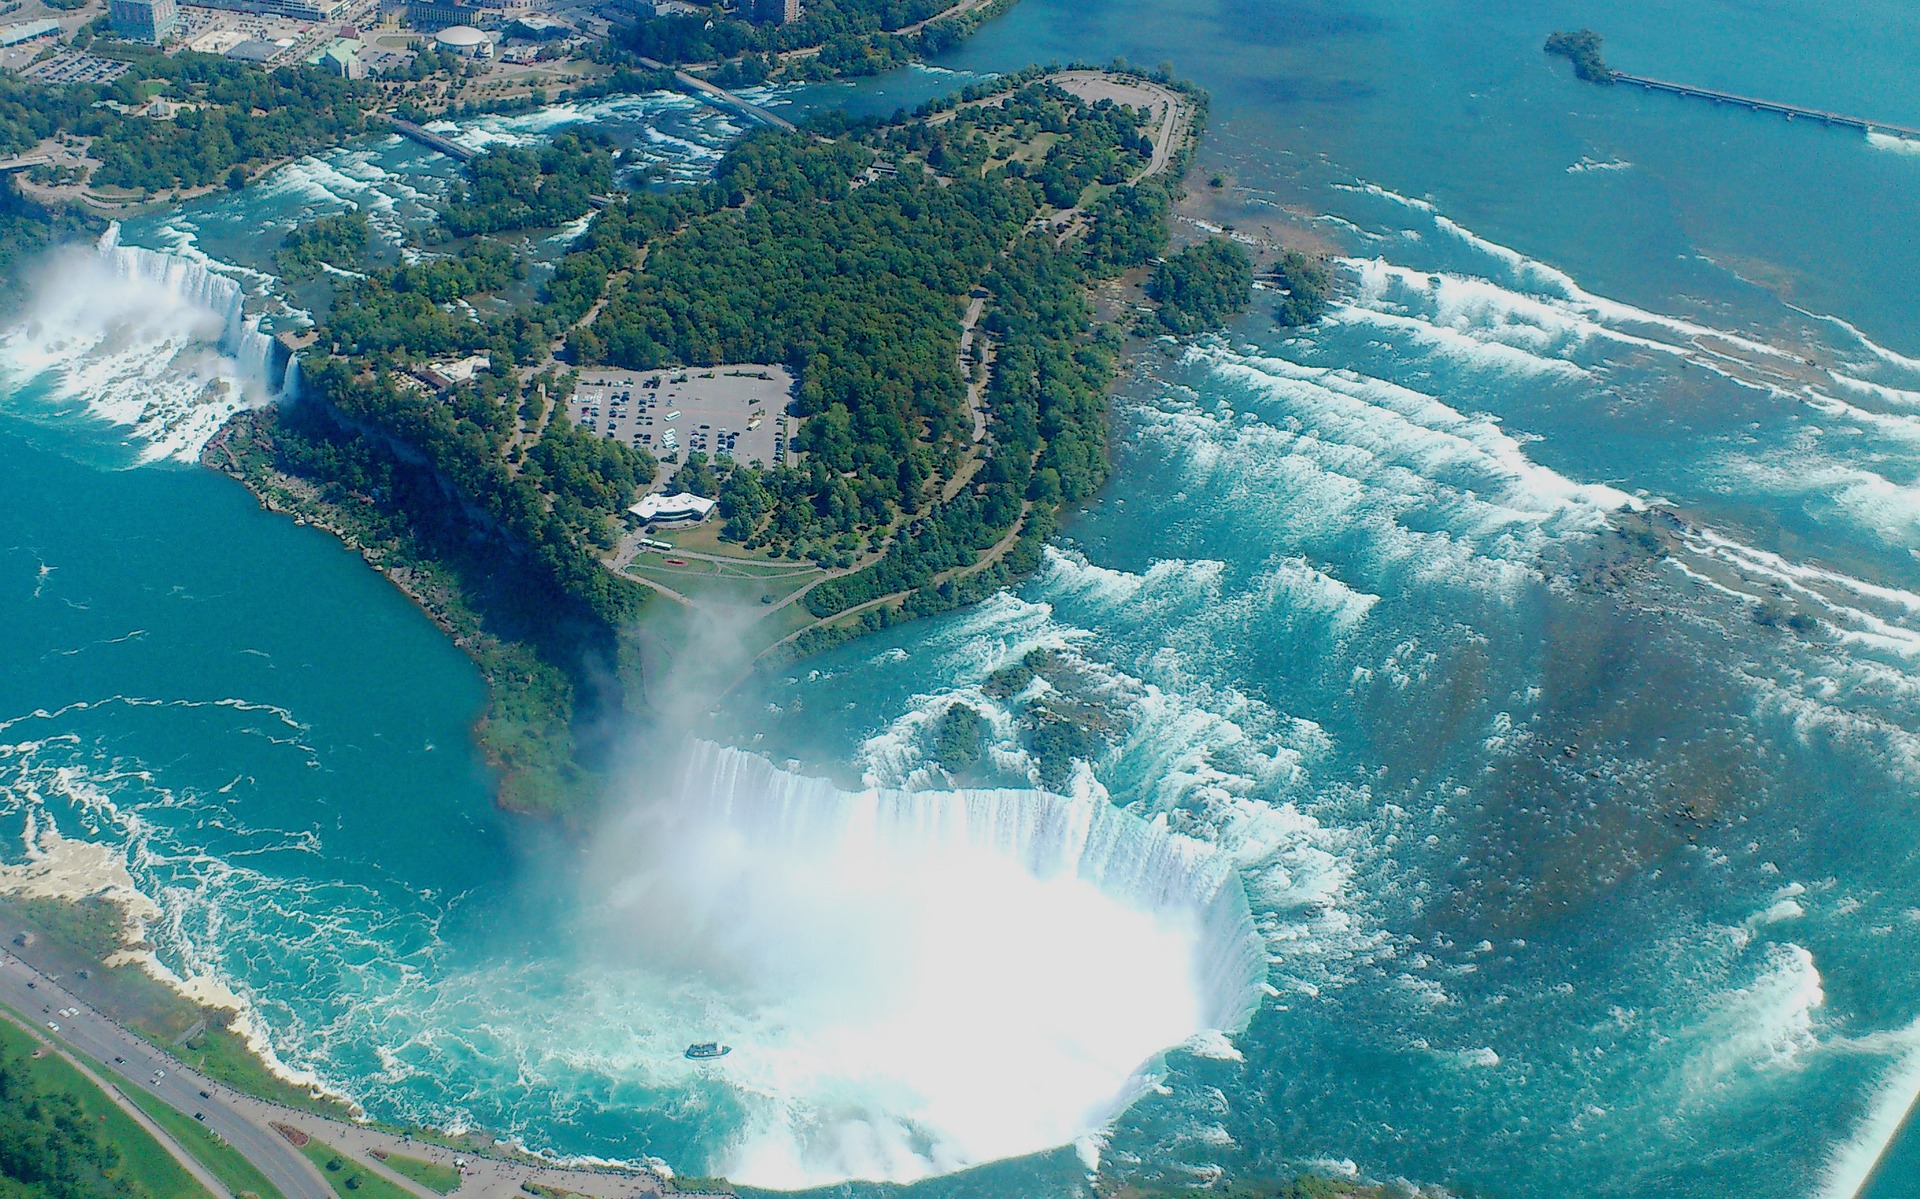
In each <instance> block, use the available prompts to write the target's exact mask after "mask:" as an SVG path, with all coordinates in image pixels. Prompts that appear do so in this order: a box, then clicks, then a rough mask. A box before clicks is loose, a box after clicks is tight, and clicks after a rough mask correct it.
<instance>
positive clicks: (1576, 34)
mask: <svg viewBox="0 0 1920 1199" xmlns="http://www.w3.org/2000/svg"><path fill="white" fill-rule="evenodd" d="M1546 52H1547V53H1548V54H1558V55H1561V56H1563V57H1565V58H1567V59H1569V60H1570V61H1571V62H1572V63H1573V73H1574V74H1575V75H1578V76H1579V77H1580V78H1582V79H1584V80H1586V81H1587V82H1588V83H1609V84H1610V83H1612V82H1613V71H1612V69H1611V68H1609V67H1608V66H1607V62H1606V59H1604V58H1602V57H1600V35H1599V34H1597V33H1595V32H1594V31H1593V30H1591V29H1577V30H1574V31H1573V32H1571V33H1569V32H1567V31H1565V30H1561V31H1558V32H1556V33H1551V34H1548V35H1547V44H1546Z"/></svg>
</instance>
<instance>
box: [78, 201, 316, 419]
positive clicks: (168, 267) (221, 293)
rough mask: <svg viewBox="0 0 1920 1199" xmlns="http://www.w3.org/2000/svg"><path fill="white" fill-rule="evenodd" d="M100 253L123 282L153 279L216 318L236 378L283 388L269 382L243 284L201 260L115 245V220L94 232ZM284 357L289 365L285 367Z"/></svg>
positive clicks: (267, 355)
mask: <svg viewBox="0 0 1920 1199" xmlns="http://www.w3.org/2000/svg"><path fill="white" fill-rule="evenodd" d="M98 249H99V252H100V257H101V258H103V259H105V260H106V261H107V262H108V263H109V264H110V265H111V266H112V268H113V271H114V274H115V275H117V276H119V277H120V278H122V279H125V280H128V281H129V282H133V281H139V282H148V283H157V284H159V285H160V286H161V287H163V288H165V289H166V290H167V291H169V292H171V293H173V294H174V295H176V296H178V297H179V298H180V300H181V301H182V302H184V303H187V304H191V305H193V306H195V307H198V308H205V309H207V310H209V311H211V312H214V313H216V314H218V315H219V317H220V340H219V343H218V344H219V347H220V349H221V351H222V352H223V353H226V354H229V355H231V356H232V357H233V359H234V360H235V361H236V362H238V363H239V364H240V373H241V378H243V379H244V380H246V381H247V382H250V383H258V384H261V385H263V386H266V387H269V388H271V389H272V390H273V394H276V395H277V394H279V393H280V391H281V390H283V389H284V377H283V379H282V381H281V385H280V386H276V385H275V384H274V382H273V379H272V376H273V359H274V341H273V338H272V337H270V336H268V335H267V334H266V333H263V332H261V330H260V318H259V317H257V316H248V315H247V307H246V305H247V293H246V289H245V288H243V287H241V286H240V284H239V283H237V282H235V281H234V280H233V279H230V278H228V277H227V276H226V275H223V274H221V273H219V272H218V271H215V270H213V269H212V267H211V266H210V265H209V264H207V263H205V262H196V261H194V260H192V259H189V258H181V257H179V256H178V255H174V254H166V253H162V252H161V251H159V250H149V249H145V248H144V247H141V246H125V245H121V244H120V222H118V221H115V222H113V223H112V224H111V225H108V226H107V231H106V232H105V233H102V234H101V235H100V241H99V245H98ZM291 365H292V364H291V361H289V364H288V366H289V368H291Z"/></svg>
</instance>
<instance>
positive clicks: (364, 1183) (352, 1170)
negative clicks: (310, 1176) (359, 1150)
mask: <svg viewBox="0 0 1920 1199" xmlns="http://www.w3.org/2000/svg"><path fill="white" fill-rule="evenodd" d="M300 1152H302V1153H304V1154H306V1155H307V1160H308V1161H310V1162H312V1163H313V1164H314V1165H316V1166H319V1167H320V1172H321V1173H322V1174H325V1175H326V1176H327V1181H328V1182H329V1183H331V1184H332V1186H333V1189H334V1190H335V1191H337V1192H339V1195H340V1199H416V1196H415V1195H414V1194H413V1192H412V1191H409V1190H407V1189H406V1188H404V1187H401V1186H398V1185H396V1184H394V1183H391V1182H388V1181H387V1180H386V1179H384V1178H382V1177H380V1175H378V1174H375V1173H374V1172H373V1171H372V1170H369V1169H368V1168H367V1167H365V1166H363V1165H361V1164H360V1163H359V1162H357V1161H355V1160H354V1159H353V1158H351V1157H349V1156H347V1155H346V1154H344V1153H342V1152H340V1151H339V1150H338V1149H335V1148H333V1147H332V1146H331V1145H328V1144H326V1143H324V1142H322V1141H315V1140H309V1141H308V1142H307V1143H306V1144H305V1145H302V1146H301V1147H300Z"/></svg>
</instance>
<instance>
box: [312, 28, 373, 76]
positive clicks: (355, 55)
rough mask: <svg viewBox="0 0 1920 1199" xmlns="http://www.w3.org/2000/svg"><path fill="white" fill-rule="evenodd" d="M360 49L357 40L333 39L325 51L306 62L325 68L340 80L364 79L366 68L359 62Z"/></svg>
mask: <svg viewBox="0 0 1920 1199" xmlns="http://www.w3.org/2000/svg"><path fill="white" fill-rule="evenodd" d="M361 48H362V47H361V43H360V41H359V40H358V39H357V38H345V37H342V38H335V39H334V40H333V41H332V42H330V43H328V45H327V48H326V49H325V50H322V51H321V52H320V53H318V54H316V55H314V56H313V57H312V58H309V59H308V60H307V61H308V62H310V63H313V64H314V65H316V66H322V67H325V68H327V70H329V71H332V72H333V73H334V74H336V75H338V76H340V78H342V79H365V78H366V77H367V66H366V64H365V63H363V62H361V61H360V50H361Z"/></svg>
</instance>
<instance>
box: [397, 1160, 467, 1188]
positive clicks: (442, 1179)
mask: <svg viewBox="0 0 1920 1199" xmlns="http://www.w3.org/2000/svg"><path fill="white" fill-rule="evenodd" d="M384 1164H385V1165H386V1167H387V1169H389V1170H392V1171H393V1172H394V1173H395V1174H399V1175H402V1176H404V1177H407V1178H411V1179H413V1180H414V1181H415V1182H417V1183H419V1184H420V1185H421V1186H423V1187H426V1188H427V1189H428V1190H430V1191H439V1192H440V1193H441V1194H442V1195H444V1194H446V1193H447V1192H448V1191H452V1190H455V1189H457V1188H458V1187H459V1186H460V1171H458V1170H456V1169H454V1168H453V1167H452V1166H443V1165H441V1164H440V1163H439V1162H429V1161H422V1160H421V1159H419V1158H417V1157H407V1156H406V1155H405V1154H400V1153H389V1154H387V1156H386V1159H385V1163H384Z"/></svg>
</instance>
